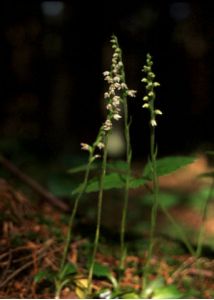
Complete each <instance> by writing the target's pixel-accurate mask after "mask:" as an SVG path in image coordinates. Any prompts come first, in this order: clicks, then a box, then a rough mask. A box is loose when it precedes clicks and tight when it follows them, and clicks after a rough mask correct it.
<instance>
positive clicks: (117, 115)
mask: <svg viewBox="0 0 214 300" xmlns="http://www.w3.org/2000/svg"><path fill="white" fill-rule="evenodd" d="M113 118H114V119H115V120H117V121H118V120H119V119H120V118H122V117H121V116H120V115H119V114H114V115H113Z"/></svg>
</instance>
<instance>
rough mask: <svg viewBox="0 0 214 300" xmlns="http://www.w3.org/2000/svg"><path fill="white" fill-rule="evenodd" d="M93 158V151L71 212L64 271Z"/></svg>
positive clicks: (61, 268) (64, 254) (63, 258)
mask: <svg viewBox="0 0 214 300" xmlns="http://www.w3.org/2000/svg"><path fill="white" fill-rule="evenodd" d="M92 158H93V151H92V152H90V154H89V160H88V165H87V168H86V171H85V175H84V180H83V183H82V188H81V191H80V192H79V194H78V195H77V197H76V199H75V202H74V207H73V210H72V214H71V217H70V219H69V223H68V233H67V237H66V243H65V247H64V250H63V255H62V261H61V267H60V272H62V271H63V268H64V266H65V261H66V257H67V254H68V250H69V246H70V242H71V236H72V228H73V222H74V218H75V216H76V212H77V208H78V205H79V201H80V199H81V197H82V195H83V194H84V192H85V190H86V187H87V183H88V177H89V173H90V168H91V165H92V163H93V159H92Z"/></svg>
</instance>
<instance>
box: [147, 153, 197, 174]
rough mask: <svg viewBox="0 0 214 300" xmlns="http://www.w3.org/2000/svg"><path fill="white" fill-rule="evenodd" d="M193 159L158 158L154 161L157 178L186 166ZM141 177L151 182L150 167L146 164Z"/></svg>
mask: <svg viewBox="0 0 214 300" xmlns="http://www.w3.org/2000/svg"><path fill="white" fill-rule="evenodd" d="M195 160H196V158H195V157H190V156H171V157H164V158H160V159H158V160H157V161H156V169H157V175H158V176H164V175H167V174H170V173H172V172H174V171H176V170H177V169H179V168H182V167H184V166H186V165H189V164H191V163H193V162H194V161H195ZM143 177H145V178H147V179H148V180H151V178H152V165H151V162H148V163H147V164H146V166H145V168H144V172H143Z"/></svg>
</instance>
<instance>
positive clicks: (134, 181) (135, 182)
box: [129, 177, 147, 189]
mask: <svg viewBox="0 0 214 300" xmlns="http://www.w3.org/2000/svg"><path fill="white" fill-rule="evenodd" d="M146 182H147V180H146V179H145V178H134V177H131V180H130V183H129V188H130V189H135V188H138V187H140V186H142V185H144V184H145V183H146Z"/></svg>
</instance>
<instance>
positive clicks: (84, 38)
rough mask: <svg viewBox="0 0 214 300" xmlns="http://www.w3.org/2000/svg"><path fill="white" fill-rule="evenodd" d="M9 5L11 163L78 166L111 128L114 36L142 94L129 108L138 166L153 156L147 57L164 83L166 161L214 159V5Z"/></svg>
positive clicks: (161, 136) (5, 58)
mask: <svg viewBox="0 0 214 300" xmlns="http://www.w3.org/2000/svg"><path fill="white" fill-rule="evenodd" d="M0 5H1V9H0V15H1V16H0V22H1V29H0V30H1V35H0V44H1V47H0V74H1V80H0V91H1V96H0V137H1V138H0V152H1V153H3V154H4V155H7V156H9V157H10V156H11V157H13V155H14V153H16V154H17V153H18V154H19V156H20V155H22V156H24V155H25V154H24V153H30V154H31V155H35V156H36V157H37V158H39V159H41V160H44V161H46V160H47V159H56V158H57V157H59V156H62V155H74V156H75V155H77V154H78V153H80V142H86V143H91V142H93V139H94V138H95V136H96V134H97V131H98V128H99V126H100V125H101V122H102V121H103V120H104V118H105V110H104V101H103V93H104V92H105V85H104V81H103V75H102V73H103V71H105V70H108V69H109V68H110V64H111V55H112V49H111V43H110V39H111V35H112V34H113V33H114V34H115V35H117V37H118V40H119V43H120V46H121V48H122V50H123V61H124V64H125V71H126V79H127V83H128V86H129V88H130V89H136V90H138V94H137V97H136V98H135V99H130V102H129V108H130V113H131V115H132V118H133V121H132V127H131V141H132V146H133V158H134V159H136V160H138V159H140V160H141V159H144V158H145V156H146V157H147V153H148V141H149V131H148V126H147V125H146V124H147V123H146V122H148V121H149V120H148V111H146V110H145V112H144V111H143V110H142V108H141V105H142V104H141V103H142V102H141V101H142V97H143V95H144V86H143V84H142V83H141V78H142V76H143V73H142V71H141V70H142V67H143V65H144V63H145V58H146V53H147V52H149V53H150V54H151V55H152V56H153V60H154V71H155V73H156V76H157V81H159V82H160V83H161V87H160V88H159V90H158V91H157V93H158V94H157V107H158V108H159V109H161V110H162V111H163V116H162V117H160V118H159V122H158V128H157V140H158V145H159V155H160V156H164V155H169V154H182V153H191V152H192V151H195V150H196V149H205V150H208V149H213V144H214V137H213V128H214V118H213V111H214V110H213V109H214V107H213V106H214V104H213V96H214V85H213V70H214V69H213V60H214V56H213V53H214V51H213V50H214V49H213V46H214V44H213V41H214V30H213V23H214V10H213V3H212V2H207V1H194V2H193V1H159V2H158V1H151V0H150V1H143V0H140V1H137V0H132V1H131V2H127V3H125V1H114V2H111V1H98V3H95V1H81V0H70V1H68V0H67V1H62V0H58V1H41V0H37V1H30V0H26V1H10V0H7V1H6V0H3V1H1V4H0ZM117 140H119V138H118V139H117V138H116V141H117ZM122 153H123V152H122V151H119V152H117V151H116V152H115V155H118V156H120V155H122ZM23 159H24V157H23Z"/></svg>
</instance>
